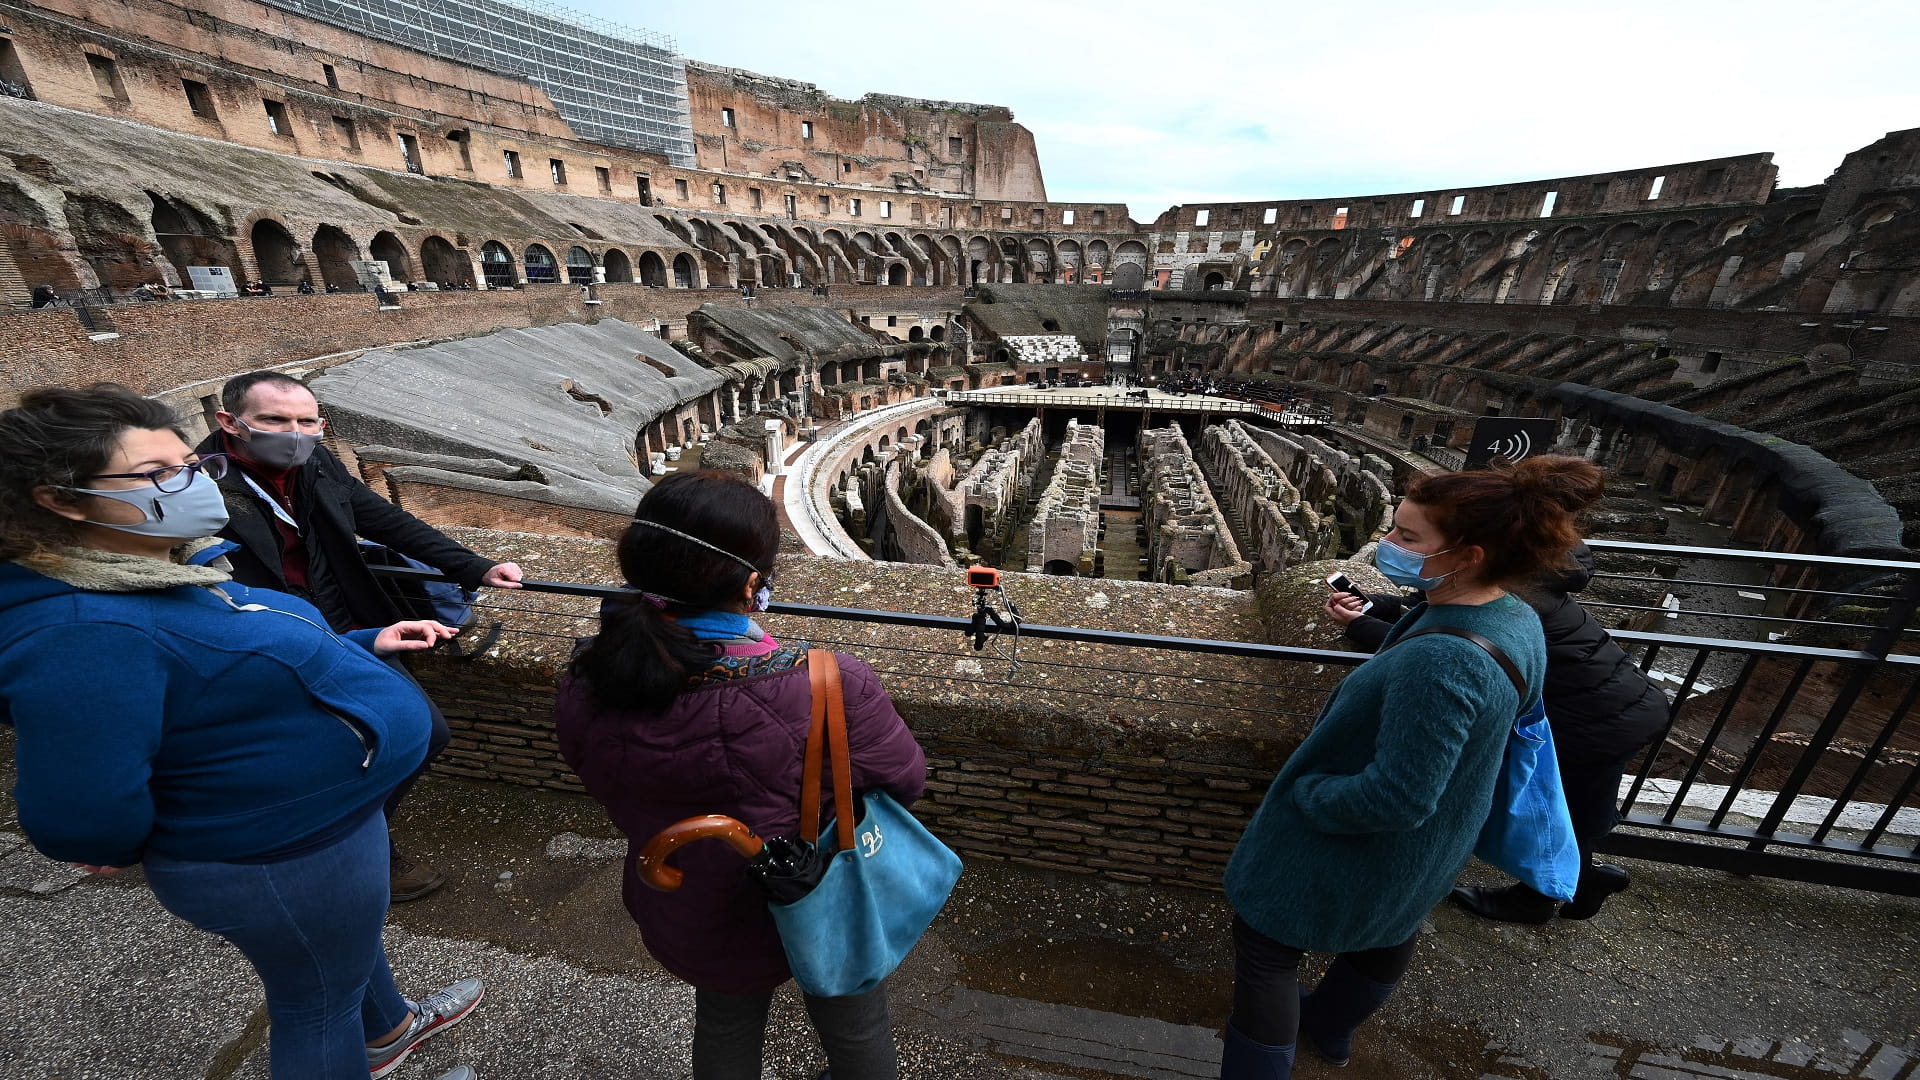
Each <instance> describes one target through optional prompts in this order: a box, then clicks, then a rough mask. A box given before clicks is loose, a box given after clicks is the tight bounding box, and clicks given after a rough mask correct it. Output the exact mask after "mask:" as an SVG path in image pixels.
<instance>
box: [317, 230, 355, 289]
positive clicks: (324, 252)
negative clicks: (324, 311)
mask: <svg viewBox="0 0 1920 1080" xmlns="http://www.w3.org/2000/svg"><path fill="white" fill-rule="evenodd" d="M309 249H310V250H311V251H312V252H313V262H314V264H315V265H316V266H317V267H318V268H319V270H320V280H319V281H318V282H317V283H316V284H318V285H320V286H321V287H323V288H327V289H338V290H341V291H344V292H358V291H359V290H360V275H358V274H356V273H355V272H354V269H353V266H352V264H353V263H356V262H359V261H360V245H359V244H356V243H354V242H353V237H351V236H348V235H347V231H346V230H345V229H342V228H340V227H339V226H338V225H322V226H320V227H319V228H318V229H315V230H314V231H313V242H312V244H311V245H310V248H309Z"/></svg>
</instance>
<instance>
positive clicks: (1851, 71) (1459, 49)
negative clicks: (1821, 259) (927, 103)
mask: <svg viewBox="0 0 1920 1080" xmlns="http://www.w3.org/2000/svg"><path fill="white" fill-rule="evenodd" d="M579 6H580V7H581V8H582V9H583V10H588V11H591V12H592V13H594V14H598V15H601V16H604V17H607V18H611V19H615V20H618V21H634V20H640V21H641V22H642V24H643V25H646V26H647V28H649V29H653V30H659V31H663V32H665V33H668V34H671V35H673V36H674V37H675V38H676V39H678V41H679V43H680V46H681V49H682V50H683V51H684V52H685V53H686V54H687V55H688V56H690V57H692V58H694V59H698V60H703V61H706V62H709V63H716V64H724V65H728V66H733V67H744V68H749V69H751V70H754V71H759V72H762V73H765V74H768V75H777V76H783V77H786V78H794V79H800V80H803V81H807V82H813V83H817V84H819V85H820V87H821V88H822V89H823V90H825V91H827V92H828V93H831V94H834V95H836V96H841V97H849V98H853V97H858V96H860V95H861V94H863V93H868V92H882V93H891V94H902V95H906V96H911V97H926V98H939V99H947V100H962V101H975V102H984V103H990V104H999V105H1006V106H1008V107H1010V108H1012V109H1013V111H1014V114H1015V116H1016V117H1017V118H1018V119H1019V120H1020V121H1021V122H1022V123H1025V124H1026V125H1027V126H1028V127H1030V128H1032V129H1033V131H1034V134H1035V136H1036V139H1037V141H1038V144H1039V148H1040V157H1041V164H1042V166H1043V167H1044V169H1045V171H1046V175H1047V181H1048V183H1047V188H1048V193H1049V194H1050V195H1051V196H1053V197H1054V198H1056V199H1062V200H1068V199H1071V200H1075V201H1108V202H1127V203H1130V204H1131V205H1132V206H1133V207H1134V209H1135V211H1136V213H1137V214H1142V215H1145V216H1146V217H1148V218H1151V217H1153V216H1156V215H1158V214H1159V213H1160V212H1161V211H1162V210H1164V209H1165V208H1166V207H1167V206H1169V205H1171V204H1173V203H1178V202H1202V201H1220V200H1226V199H1262V198H1320V197H1328V196H1344V195H1353V196H1358V195H1363V194H1387V193H1393V192H1399V191H1418V190H1424V189H1430V188H1439V187H1451V186H1465V185H1470V184H1482V183H1498V182H1503V181H1514V180H1529V179H1546V178H1551V177H1556V176H1571V175H1579V174H1581V173H1587V172H1610V171H1614V170H1620V169H1630V168H1637V167H1642V166H1649V165H1662V164H1669V163H1674V162H1681V161H1691V160H1697V159H1701V158H1709V157H1721V156H1729V155H1734V154H1745V153H1757V152H1765V151H1771V152H1773V153H1774V155H1775V163H1776V164H1777V165H1778V166H1780V170H1781V183H1782V184H1783V185H1785V186H1801V185H1806V184H1814V183H1819V182H1820V181H1821V180H1823V179H1824V178H1825V177H1826V176H1827V174H1828V173H1830V172H1831V171H1832V170H1833V168H1834V167H1835V166H1837V165H1838V164H1839V163H1840V159H1841V157H1842V156H1844V155H1845V154H1846V153H1847V152H1848V151H1851V150H1854V149H1857V148H1858V147H1860V146H1863V145H1865V144H1867V143H1869V142H1871V141H1873V140H1874V139H1877V138H1879V137H1880V135H1881V134H1883V133H1884V132H1887V131H1891V130H1898V129H1900V128H1905V127H1913V126H1916V125H1920V79H1916V78H1915V77H1914V75H1913V60H1912V58H1911V52H1912V45H1913V43H1914V42H1915V41H1920V5H1915V4H1912V3H1908V2H1881V0H1837V2H1829V3H1825V4H1822V5H1820V6H1818V7H1817V8H1808V7H1807V6H1806V5H1805V4H1804V3H1802V2H1798V0H1796V2H1793V3H1788V2H1786V0H1690V2H1685V3H1676V2H1674V0H1610V2H1609V3H1608V4H1606V5H1604V6H1592V5H1584V4H1583V5H1579V6H1578V7H1575V6H1572V5H1567V6H1564V7H1547V6H1545V5H1542V4H1540V3H1538V2H1537V0H1525V2H1521V0H1506V2H1493V3H1488V2H1473V3H1470V4H1469V5H1468V6H1456V7H1443V6H1439V5H1435V4H1433V3H1432V2H1431V0H1372V2H1370V3H1367V4H1365V5H1364V6H1359V5H1354V6H1340V7H1336V6H1334V5H1327V4H1320V3H1307V2H1305V0H1285V2H1279V3H1275V2H1271V0H1215V2H1213V3H1209V4H1206V5H1190V6H1188V7H1186V8H1171V9H1170V8H1168V7H1167V6H1166V5H1164V4H1160V3H1149V2H1147V0H1110V2H1108V3H1103V4H1101V5H1098V6H1092V5H1086V4H1082V3H1062V2H1059V0H1040V2H1031V0H1029V2H1014V0H978V2H976V3H973V4H969V5H967V6H965V7H964V8H956V7H952V6H934V5H926V6H921V5H904V4H897V3H893V2H890V0H888V2H883V0H839V2H836V3H833V4H829V5H815V6H800V5H791V4H789V3H786V2H784V0H783V2H775V0H738V2H736V3H733V4H731V5H729V6H728V7H727V8H726V9H725V13H724V15H720V14H719V13H718V12H717V11H716V9H713V8H710V7H702V6H696V5H674V6H672V7H667V8H661V9H659V10H636V9H634V8H632V7H630V6H628V5H625V4H617V3H614V2H613V0H579Z"/></svg>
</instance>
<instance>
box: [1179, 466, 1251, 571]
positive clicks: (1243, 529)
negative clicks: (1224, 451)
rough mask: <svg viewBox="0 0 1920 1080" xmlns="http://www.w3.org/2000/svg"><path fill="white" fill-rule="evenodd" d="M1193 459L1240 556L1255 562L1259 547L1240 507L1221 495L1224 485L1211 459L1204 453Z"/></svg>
mask: <svg viewBox="0 0 1920 1080" xmlns="http://www.w3.org/2000/svg"><path fill="white" fill-rule="evenodd" d="M1193 460H1194V461H1195V462H1197V463H1199V465H1200V474H1201V475H1202V476H1205V477H1206V478H1207V493H1208V494H1210V495H1212V496H1213V501H1214V503H1215V504H1217V505H1218V506H1219V507H1220V516H1222V517H1224V518H1226V519H1227V527H1228V528H1229V529H1230V530H1232V532H1233V543H1234V546H1235V547H1237V548H1239V549H1240V557H1241V558H1243V559H1245V560H1247V561H1248V562H1257V559H1256V558H1255V556H1256V555H1257V554H1258V552H1259V549H1258V548H1256V547H1254V544H1253V534H1252V533H1250V532H1248V531H1247V523H1246V522H1245V521H1244V520H1242V519H1241V517H1240V508H1239V507H1237V506H1235V505H1234V504H1233V500H1232V499H1228V498H1223V497H1222V496H1221V492H1223V491H1225V490H1226V487H1225V486H1224V485H1222V484H1221V482H1220V476H1219V474H1218V473H1217V472H1215V471H1214V466H1213V462H1212V460H1211V459H1210V458H1209V457H1208V456H1207V455H1206V454H1204V453H1200V454H1195V455H1194V456H1193Z"/></svg>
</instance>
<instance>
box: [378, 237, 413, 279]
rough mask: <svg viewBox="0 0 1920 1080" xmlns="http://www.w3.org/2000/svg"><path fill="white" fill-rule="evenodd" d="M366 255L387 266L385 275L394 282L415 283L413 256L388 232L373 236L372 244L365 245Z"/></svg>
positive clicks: (405, 246)
mask: <svg viewBox="0 0 1920 1080" xmlns="http://www.w3.org/2000/svg"><path fill="white" fill-rule="evenodd" d="M367 254H368V255H370V256H372V257H373V259H374V261H376V262H384V263H386V264H387V274H388V275H389V276H390V277H392V278H393V280H395V281H403V282H404V281H416V280H418V278H417V277H416V275H415V274H414V272H413V255H412V254H411V253H409V252H408V251H407V245H405V244H403V243H401V242H400V238H399V237H397V236H395V235H393V234H392V233H390V232H386V231H381V232H377V233H374V234H373V243H371V244H368V245H367Z"/></svg>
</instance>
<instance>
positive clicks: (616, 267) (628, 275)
mask: <svg viewBox="0 0 1920 1080" xmlns="http://www.w3.org/2000/svg"><path fill="white" fill-rule="evenodd" d="M600 265H601V266H603V267H605V268H606V272H607V273H606V278H607V280H608V281H610V282H630V281H632V280H633V260H632V259H629V258H627V253H626V252H624V251H621V250H620V249H619V248H608V249H607V250H606V253H605V254H603V255H601V256H600Z"/></svg>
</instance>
